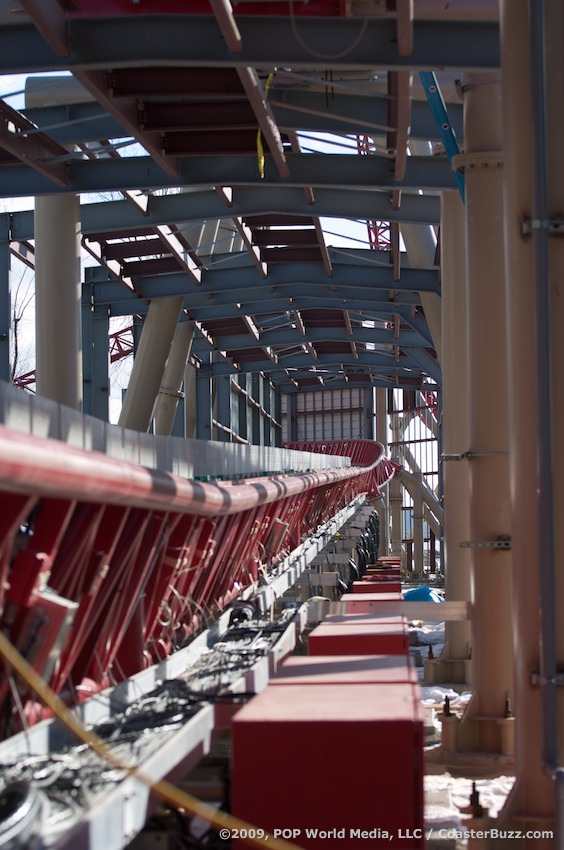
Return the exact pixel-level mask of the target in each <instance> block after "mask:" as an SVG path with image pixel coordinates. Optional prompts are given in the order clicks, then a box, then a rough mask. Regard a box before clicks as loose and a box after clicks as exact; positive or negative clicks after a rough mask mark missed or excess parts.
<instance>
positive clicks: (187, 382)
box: [184, 363, 196, 440]
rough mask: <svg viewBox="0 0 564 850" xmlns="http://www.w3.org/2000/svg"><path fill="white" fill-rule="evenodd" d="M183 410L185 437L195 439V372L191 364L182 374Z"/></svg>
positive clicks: (188, 364) (187, 365)
mask: <svg viewBox="0 0 564 850" xmlns="http://www.w3.org/2000/svg"><path fill="white" fill-rule="evenodd" d="M184 409H185V411H186V437H187V439H190V440H195V439H196V370H195V368H194V367H193V366H192V364H191V363H187V364H186V371H185V372H184Z"/></svg>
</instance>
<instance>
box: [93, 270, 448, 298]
mask: <svg viewBox="0 0 564 850" xmlns="http://www.w3.org/2000/svg"><path fill="white" fill-rule="evenodd" d="M87 279H88V280H89V281H91V282H94V281H93V279H92V278H91V277H90V276H89V277H88V278H87ZM98 279H99V278H98ZM137 286H138V297H139V298H141V299H152V298H163V297H168V296H170V295H184V296H186V297H187V299H188V300H187V302H186V305H187V306H188V307H189V306H190V304H191V303H194V304H195V305H197V306H202V298H206V299H207V300H208V304H209V301H210V299H213V298H215V297H216V296H219V295H220V294H221V293H223V294H225V295H226V294H227V293H228V292H229V293H231V294H232V296H233V301H237V303H240V302H239V293H241V292H243V291H244V292H245V293H248V295H251V294H252V293H254V297H255V298H256V297H257V296H260V295H261V293H262V292H263V291H268V290H274V293H275V294H277V297H281V296H282V297H286V296H287V297H293V295H295V294H296V289H295V288H294V289H291V288H292V287H296V286H301V287H302V293H303V290H304V288H306V289H307V293H306V294H307V295H310V296H312V297H313V296H316V295H317V291H318V290H319V289H320V288H321V287H322V288H324V289H327V290H328V291H329V292H332V293H334V294H335V295H336V297H341V298H342V299H346V298H347V296H348V293H349V292H351V294H352V295H353V297H354V296H356V297H357V298H359V297H363V296H364V292H363V290H366V294H367V295H368V297H369V298H370V295H371V294H372V295H374V291H376V297H377V299H378V300H382V291H389V290H393V291H398V292H403V293H415V292H435V293H437V294H438V293H439V287H438V285H437V273H436V272H435V271H432V270H425V269H422V270H420V269H406V270H405V271H404V273H403V274H402V277H401V281H394V280H393V274H392V269H391V267H384V268H379V267H375V266H370V265H368V264H367V265H366V266H364V267H362V266H359V265H354V266H348V265H346V264H342V265H335V266H334V267H333V277H332V278H327V277H326V275H325V271H324V269H323V267H322V265H321V264H319V265H314V264H307V263H306V264H294V263H284V264H279V265H272V266H271V267H270V269H269V274H268V276H267V277H266V278H265V279H263V278H262V277H260V275H258V274H257V273H256V270H255V269H254V268H253V267H250V266H245V267H242V268H236V269H233V268H232V269H229V268H226V269H223V270H221V271H204V272H203V275H202V285H201V286H200V287H198V288H196V287H195V286H194V285H193V283H192V281H191V280H190V279H189V278H188V277H187V276H186V275H183V274H181V273H174V274H163V275H153V276H148V277H144V278H139V279H138V284H137ZM287 287H290V289H287ZM247 297H248V296H247ZM192 299H193V302H192ZM197 299H199V300H197ZM95 300H96V303H98V304H100V303H110V302H111V301H113V300H115V301H120V300H121V301H132V295H131V294H130V293H129V292H128V291H127V288H126V287H125V286H122V285H121V284H119V283H117V282H115V283H112V282H111V281H108V282H105V283H100V285H99V286H97V288H96V292H95ZM400 303H401V302H400ZM289 306H290V305H289ZM344 306H345V305H344V304H343V307H344Z"/></svg>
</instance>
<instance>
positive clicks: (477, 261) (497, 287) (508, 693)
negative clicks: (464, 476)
mask: <svg viewBox="0 0 564 850" xmlns="http://www.w3.org/2000/svg"><path fill="white" fill-rule="evenodd" d="M463 83H464V138H465V153H464V154H463V155H461V156H460V157H457V158H456V162H455V166H456V167H461V168H463V169H464V172H465V180H466V242H467V254H466V256H467V275H468V345H469V349H468V351H469V416H470V419H469V450H470V453H471V455H470V464H469V466H470V517H469V535H470V539H469V541H466V542H467V543H469V545H470V547H471V548H470V552H471V562H472V580H473V605H474V612H473V618H472V683H473V688H474V690H473V698H472V700H471V702H470V704H469V706H468V709H467V711H466V712H465V716H464V719H463V722H462V724H461V730H460V738H459V742H460V749H463V750H480V751H482V752H490V753H500V752H501V751H502V744H503V740H502V739H503V735H504V733H503V732H502V730H503V726H504V718H505V716H506V709H507V700H512V699H513V671H512V662H513V653H512V636H511V626H512V623H511V552H510V551H509V549H508V548H503V547H504V546H507V545H508V540H509V536H510V533H511V526H510V510H509V469H508V465H509V459H508V423H507V356H506V328H505V293H504V279H505V269H504V256H503V198H502V169H501V141H502V140H501V78H500V75H499V74H498V73H493V72H492V73H488V74H487V75H486V74H469V75H467V76H465V78H464V80H463ZM508 722H509V723H511V722H512V721H508Z"/></svg>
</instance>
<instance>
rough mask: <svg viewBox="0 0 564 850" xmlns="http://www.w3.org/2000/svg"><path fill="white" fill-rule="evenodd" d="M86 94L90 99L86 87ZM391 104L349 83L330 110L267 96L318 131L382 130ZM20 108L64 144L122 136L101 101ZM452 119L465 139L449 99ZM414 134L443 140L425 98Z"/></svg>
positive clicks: (316, 101) (318, 100) (320, 103)
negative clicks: (388, 105) (347, 90)
mask: <svg viewBox="0 0 564 850" xmlns="http://www.w3.org/2000/svg"><path fill="white" fill-rule="evenodd" d="M84 96H85V98H88V97H91V95H90V93H89V92H88V91H86V89H85V90H84ZM387 103H388V101H387V98H385V97H383V96H382V95H381V93H380V92H372V91H371V90H370V87H367V88H366V89H364V90H360V89H359V90H358V91H356V90H355V89H354V87H353V86H351V93H350V94H347V92H342V91H336V92H334V93H333V96H332V98H331V101H330V108H329V107H328V106H327V98H326V95H325V94H324V93H323V92H317V91H299V90H294V89H277V88H274V89H273V90H272V92H271V94H270V96H269V104H270V106H271V109H272V113H273V115H274V118H275V120H276V123H277V124H278V126H279V127H281V128H282V129H285V130H286V129H288V130H302V131H311V132H317V133H348V134H357V133H367V132H372V133H373V134H374V135H377V134H381V133H384V132H386V130H387V129H388V125H387V108H388V107H387ZM22 112H23V114H24V115H25V116H26V118H28V119H29V120H30V121H33V123H34V124H36V125H37V126H38V127H39V129H40V130H43V131H44V132H48V133H49V135H50V137H51V138H52V139H54V140H55V141H56V142H59V144H61V145H68V144H74V143H77V142H94V141H98V140H99V139H116V138H119V137H120V136H122V135H123V127H122V126H121V125H120V123H119V122H118V121H117V120H116V118H114V116H113V115H110V114H109V113H108V112H107V111H106V110H105V109H104V107H103V106H101V104H99V103H98V102H97V101H89V102H88V101H85V102H84V103H73V104H65V105H57V106H42V107H30V108H27V109H24V110H22ZM448 117H449V121H450V125H451V127H452V129H453V131H454V133H455V134H456V136H457V137H458V138H459V139H461V138H462V137H463V125H462V104H460V103H449V104H448ZM410 138H411V139H420V140H424V141H440V138H441V137H440V133H439V128H438V127H437V123H436V121H435V120H434V118H433V116H432V114H431V112H430V110H429V107H428V105H427V103H426V102H424V101H418V100H414V101H412V104H411V132H410Z"/></svg>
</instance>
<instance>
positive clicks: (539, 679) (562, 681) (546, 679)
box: [531, 671, 564, 688]
mask: <svg viewBox="0 0 564 850" xmlns="http://www.w3.org/2000/svg"><path fill="white" fill-rule="evenodd" d="M531 685H533V686H534V687H541V686H542V685H555V686H556V687H557V688H560V687H562V685H564V673H556V674H555V675H554V676H541V674H540V673H538V672H537V671H535V672H533V673H531Z"/></svg>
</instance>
